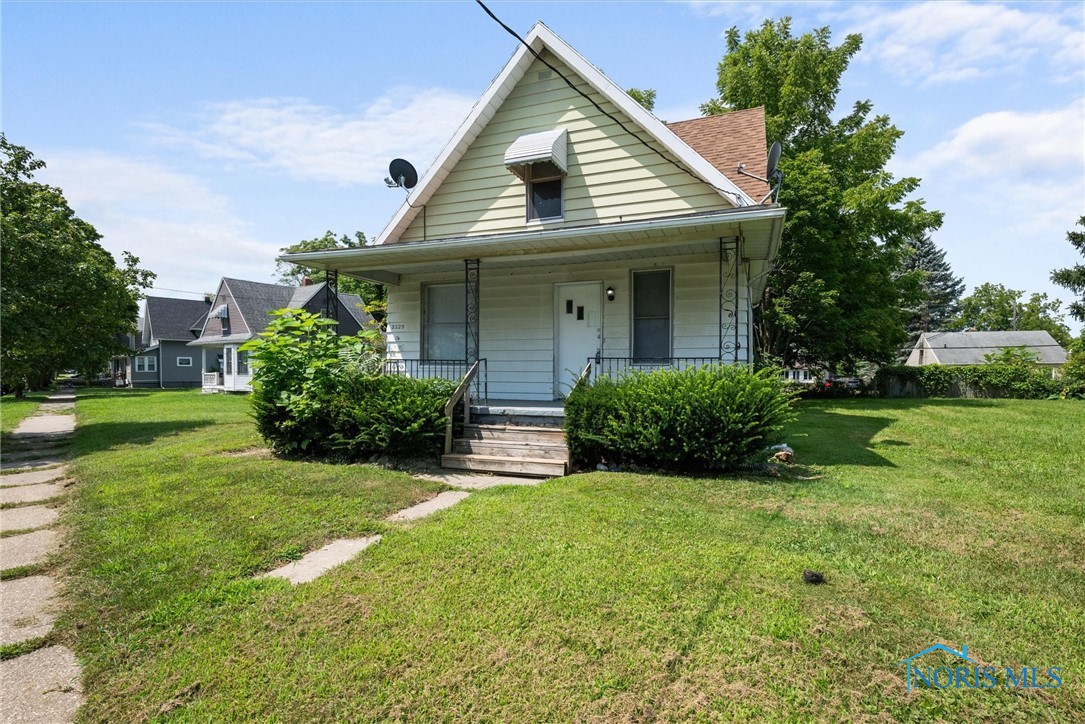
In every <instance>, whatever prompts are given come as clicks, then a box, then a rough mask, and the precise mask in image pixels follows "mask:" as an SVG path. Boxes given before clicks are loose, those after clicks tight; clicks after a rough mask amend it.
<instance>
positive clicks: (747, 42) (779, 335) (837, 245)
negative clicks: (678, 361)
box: [701, 18, 942, 369]
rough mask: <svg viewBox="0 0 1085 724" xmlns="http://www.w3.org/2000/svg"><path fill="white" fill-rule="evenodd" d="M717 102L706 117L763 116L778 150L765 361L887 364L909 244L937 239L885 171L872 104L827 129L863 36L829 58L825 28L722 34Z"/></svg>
mask: <svg viewBox="0 0 1085 724" xmlns="http://www.w3.org/2000/svg"><path fill="white" fill-rule="evenodd" d="M726 43H727V52H726V55H725V56H724V58H723V60H722V61H721V62H720V64H719V79H718V83H717V88H718V90H719V97H718V98H716V99H714V100H711V101H709V102H708V103H705V104H704V105H702V106H701V111H702V112H703V113H706V114H719V113H726V112H729V111H732V110H740V109H745V108H754V107H757V106H764V108H765V118H766V125H767V131H768V137H769V139H770V140H779V141H781V142H782V144H783V146H784V149H785V151H784V158H783V159H782V160H781V162H780V169H781V171H783V173H784V176H785V183H784V186H783V190H782V192H781V196H780V203H781V204H783V205H784V206H786V207H787V208H788V218H787V223H786V225H785V227H784V236H783V238H784V242H783V245H782V247H781V251H780V256H779V258H778V260H777V263H776V266H775V268H774V269H773V271H772V272H771V274H770V276H769V279H768V283H767V284H766V287H765V293H764V297H763V299H762V300H761V306H760V309H761V313H760V318H759V320H758V332H759V338H760V344H761V347H762V351H763V352H764V353H767V354H770V355H774V356H777V357H780V358H782V359H783V360H784V362H785V363H788V364H791V363H796V362H806V363H815V364H821V365H825V366H827V367H830V368H844V369H851V368H854V367H855V366H856V365H857V364H858V363H860V362H862V361H874V362H881V361H887V360H889V359H891V358H893V357H894V356H895V355H896V354H897V351H898V350H899V349H900V347H901V346H902V345H903V344H904V343H905V341H906V340H907V335H906V333H905V329H904V324H905V321H906V320H907V317H908V313H907V307H908V306H909V305H912V304H915V303H916V301H917V300H918V298H919V296H920V284H919V281H920V280H919V275H916V274H904V275H901V274H900V273H899V269H900V266H901V259H902V258H903V255H904V253H905V250H906V244H907V242H908V240H910V239H919V238H923V237H924V236H926V235H928V234H929V233H930V231H931V230H933V229H936V228H938V227H939V226H940V225H941V222H942V215H941V213H939V212H935V211H929V210H927V209H926V208H925V207H924V205H923V201H922V200H909V199H908V197H909V196H910V195H911V194H912V192H914V191H915V190H916V189H918V187H919V179H917V178H902V179H895V178H894V177H893V175H892V174H890V173H889V172H888V171H886V170H885V167H886V164H887V162H888V161H889V159H890V158H891V157H892V155H893V152H894V150H895V149H896V144H897V141H898V140H899V139H900V137H901V135H902V131H900V130H899V129H898V128H896V127H895V126H894V125H892V123H890V121H889V118H888V117H887V116H884V115H879V116H873V117H871V111H872V109H873V105H872V104H871V102H870V101H858V102H856V103H855V104H854V106H853V107H852V110H851V112H850V113H848V114H846V115H844V116H843V117H842V118H840V119H839V120H837V121H834V120H833V118H832V117H833V113H834V111H835V109H836V97H837V94H838V93H839V90H840V77H841V75H842V74H843V73H844V71H845V70H846V69H847V67H848V64H849V62H850V61H851V58H852V57H853V56H854V55H855V54H856V53H857V52H858V51H859V49H860V47H861V45H862V37H861V36H859V35H849V36H847V37H846V38H845V40H844V42H843V43H842V44H841V45H839V46H837V47H832V46H831V44H830V31H829V28H827V27H826V28H819V29H817V30H814V31H812V32H809V33H806V34H804V35H802V36H799V37H795V36H794V35H792V33H791V20H790V18H784V19H782V20H779V21H777V22H773V21H766V22H765V23H764V24H763V25H762V26H761V27H760V28H759V29H757V30H754V31H750V32H748V33H746V35H745V37H744V38H743V37H741V36H740V35H739V32H738V29H737V28H731V29H730V30H728V31H727V36H726Z"/></svg>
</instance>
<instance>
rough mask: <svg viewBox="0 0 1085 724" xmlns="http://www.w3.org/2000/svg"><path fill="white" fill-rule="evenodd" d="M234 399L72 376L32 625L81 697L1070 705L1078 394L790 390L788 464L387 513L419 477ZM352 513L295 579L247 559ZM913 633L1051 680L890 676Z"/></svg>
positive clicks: (298, 544) (747, 707) (622, 715)
mask: <svg viewBox="0 0 1085 724" xmlns="http://www.w3.org/2000/svg"><path fill="white" fill-rule="evenodd" d="M246 404H247V403H246V400H245V399H244V398H236V397H226V396H222V395H216V396H204V395H200V394H199V393H198V392H127V393H122V392H112V393H86V394H83V395H81V397H80V401H79V403H78V407H77V410H78V415H79V423H80V427H79V428H78V430H77V437H76V442H75V446H76V451H77V452H78V453H80V454H81V455H82V457H81V458H80V459H79V460H78V461H77V462H76V463H75V465H74V468H75V472H76V475H77V477H78V478H79V480H80V483H79V484H78V485H77V486H76V487H75V493H74V498H73V507H72V512H71V514H70V515H69V517H68V523H69V524H70V526H71V536H72V539H71V540H72V543H73V545H71V546H70V547H69V548H68V551H69V560H68V561H67V562H68V563H70V565H71V571H72V574H71V575H72V576H73V578H72V582H73V585H72V586H71V587H70V590H69V591H68V594H67V595H68V601H69V603H70V608H69V610H68V612H67V614H66V615H65V616H64V618H63V621H62V624H61V626H60V628H59V630H58V633H57V634H56V635H55V637H54V639H55V640H65V641H68V642H70V643H73V644H74V645H75V647H76V650H77V652H78V654H79V656H80V657H81V659H82V660H83V662H84V663H85V666H86V669H85V673H86V680H85V684H86V688H87V704H86V707H85V708H84V710H83V716H84V718H85V719H87V720H110V721H129V720H134V719H142V718H155V717H156V716H161V717H162V718H169V719H171V720H172V719H177V720H194V721H210V720H214V721H226V720H243V719H245V720H251V719H261V720H294V721H307V720H314V719H322V720H343V721H350V720H365V719H413V720H432V719H472V720H475V719H488V720H516V721H522V720H532V721H537V720H548V721H566V720H584V719H593V718H594V719H600V720H611V719H656V718H658V719H686V718H697V719H713V718H716V719H748V718H763V719H764V718H767V719H779V720H784V719H788V720H796V719H797V720H809V719H813V720H825V719H840V720H854V719H878V718H889V719H925V718H930V717H934V718H939V719H946V720H955V719H969V720H973V719H979V720H983V719H986V720H992V721H993V720H1008V719H1035V718H1040V719H1044V718H1046V719H1050V720H1074V719H1078V720H1081V719H1082V718H1083V714H1082V712H1083V711H1085V686H1083V684H1085V604H1083V602H1085V522H1083V521H1085V490H1083V488H1085V484H1083V481H1085V474H1083V472H1082V471H1083V470H1085V452H1083V447H1082V441H1083V440H1085V404H1082V403H1080V402H1071V401H1052V402H1047V401H1039V402H1028V401H963V400H946V401H874V400H870V401H844V402H835V403H830V402H826V403H817V404H810V403H806V404H804V405H803V407H802V413H801V415H800V419H799V421H798V423H796V424H795V425H794V426H793V427H792V429H791V430H790V431H789V433H788V441H789V442H790V443H791V444H792V445H793V447H794V448H795V450H796V455H797V459H798V461H799V462H800V463H802V465H803V469H802V470H801V471H800V474H801V476H802V477H804V478H812V479H798V477H797V476H793V477H791V478H784V479H769V478H725V479H693V478H684V477H652V476H641V475H632V474H624V473H619V474H609V473H593V474H589V475H577V476H572V477H569V478H565V479H561V480H555V481H550V482H547V483H545V484H543V485H541V486H538V487H532V488H499V489H494V490H489V491H481V492H475V493H472V495H471V496H470V497H469V498H468V499H467V500H466V501H464V502H462V503H460V504H459V505H457V506H456V507H454V508H452V509H450V510H448V511H444V512H442V513H439V514H436V515H434V516H432V517H431V518H428V519H426V520H424V521H421V522H419V523H417V524H415V525H413V526H409V527H394V526H389V525H387V524H385V523H382V522H381V519H382V518H383V517H384V516H385V515H386V514H387V513H388V512H390V511H392V510H395V509H397V508H401V507H404V506H406V505H409V504H411V503H412V502H415V501H417V500H419V499H422V498H424V497H427V496H429V495H432V494H433V493H434V492H436V490H437V489H438V487H437V486H436V485H432V484H428V483H421V482H419V481H416V480H413V479H411V478H409V477H408V476H406V475H404V474H400V473H395V472H387V471H383V470H379V469H376V468H372V467H367V466H330V465H323V464H316V463H300V462H290V461H280V460H275V459H271V458H268V457H266V456H264V455H262V454H260V453H259V451H258V450H255V448H256V446H257V445H258V441H257V439H256V437H255V435H254V433H253V430H252V424H251V421H250V420H249V418H248V417H247V412H246ZM374 531H379V532H382V533H383V534H384V540H383V541H382V542H381V543H380V544H379V545H377V546H375V547H373V548H370V549H368V550H367V551H365V552H364V553H363V554H361V555H360V556H359V557H358V558H356V559H355V560H354V561H352V562H350V563H348V564H346V565H344V566H342V567H340V568H338V569H336V570H335V571H333V572H332V573H330V574H328V575H326V576H324V577H323V578H321V579H318V580H317V581H315V582H313V583H310V584H305V585H302V586H300V587H292V586H290V585H289V584H287V583H285V582H283V581H278V580H254V579H253V578H252V577H251V576H252V574H253V573H256V572H260V571H264V570H267V569H269V568H271V567H273V566H274V565H275V564H277V563H278V562H281V561H282V560H284V559H289V558H292V557H296V556H297V555H299V554H300V553H301V552H303V551H306V550H310V549H312V548H315V547H318V546H320V545H321V544H322V543H324V542H326V541H328V540H331V539H334V538H337V537H343V536H355V535H361V534H365V533H370V532H374ZM805 568H812V569H816V570H819V571H823V572H824V573H825V574H826V577H827V579H828V582H827V584H826V585H823V586H810V585H806V584H804V583H803V582H802V572H803V570H804V569H805ZM935 642H941V643H944V644H946V645H948V646H950V647H952V648H955V649H957V648H959V647H960V646H961V645H967V646H968V651H969V654H970V655H971V656H972V657H973V658H974V659H976V660H978V661H980V662H982V663H983V664H986V665H991V666H996V667H1006V666H1013V667H1015V669H1016V670H1018V671H1019V670H1020V669H1021V668H1022V667H1024V666H1035V667H1038V668H1039V669H1040V675H1039V683H1044V682H1045V681H1046V678H1045V677H1044V676H1043V672H1044V671H1045V670H1046V669H1047V667H1054V666H1058V667H1061V677H1062V680H1063V682H1064V684H1063V686H1062V687H1060V688H1058V689H1053V690H1051V689H1048V690H1031V691H1018V690H1007V689H1004V688H997V689H994V690H975V689H965V688H961V689H943V690H934V689H927V688H920V689H917V690H914V691H913V692H912V693H910V694H909V693H907V692H906V691H905V684H904V670H903V669H902V668H899V667H897V666H896V662H897V661H899V660H901V659H903V658H905V657H907V656H910V655H912V654H914V653H916V652H918V651H920V650H921V649H924V648H926V647H927V646H929V645H931V644H933V643H935ZM924 663H925V664H926V665H930V666H936V665H939V663H944V664H945V665H949V666H952V665H954V664H953V662H951V660H950V659H946V658H939V657H938V656H936V655H933V654H932V655H928V657H927V658H926V659H925V660H924ZM196 684H198V685H199V686H198V687H196V686H194V685H196ZM1000 684H1001V681H1000ZM161 712H167V713H161Z"/></svg>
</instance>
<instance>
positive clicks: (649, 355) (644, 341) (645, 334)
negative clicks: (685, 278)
mask: <svg viewBox="0 0 1085 724" xmlns="http://www.w3.org/2000/svg"><path fill="white" fill-rule="evenodd" d="M670 356H671V270H670V269H653V270H652V271H635V272H633V358H634V359H662V358H668V357H670Z"/></svg>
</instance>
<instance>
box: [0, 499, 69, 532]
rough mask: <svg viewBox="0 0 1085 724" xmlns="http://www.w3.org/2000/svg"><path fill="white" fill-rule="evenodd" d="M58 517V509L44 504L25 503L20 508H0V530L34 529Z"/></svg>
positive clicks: (48, 523) (42, 526)
mask: <svg viewBox="0 0 1085 724" xmlns="http://www.w3.org/2000/svg"><path fill="white" fill-rule="evenodd" d="M59 517H60V511H59V510H57V509H56V508H48V507H46V506H44V505H27V506H24V507H22V508H5V509H4V510H0V532H3V533H8V532H11V531H13V530H34V529H36V528H44V527H45V526H47V525H52V524H53V523H55V522H56V519H57V518H59Z"/></svg>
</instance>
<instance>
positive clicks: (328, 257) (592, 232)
mask: <svg viewBox="0 0 1085 724" xmlns="http://www.w3.org/2000/svg"><path fill="white" fill-rule="evenodd" d="M785 214H786V209H784V208H783V207H781V206H779V205H774V206H771V207H756V208H750V207H742V208H739V209H735V210H732V211H725V212H718V213H713V214H705V215H697V216H678V217H675V216H670V217H663V218H656V219H648V220H645V221H619V222H616V223H613V224H601V225H595V226H577V227H573V228H561V229H540V230H537V231H517V232H515V233H508V234H490V235H483V236H461V237H453V238H450V239H427V240H424V241H404V242H397V243H391V244H379V245H374V246H363V247H360V248H353V249H328V250H325V251H311V252H303V253H300V254H284V255H283V256H280V257H277V259H278V260H279V261H285V262H290V263H296V262H307V263H308V264H307V265H308V266H312V267H314V268H317V269H327V268H328V267H329V266H331V265H333V264H334V262H336V261H338V260H341V259H353V258H358V257H359V255H363V254H373V253H374V252H376V251H377V250H387V252H388V253H392V254H395V253H397V252H396V251H393V250H398V249H402V250H403V251H404V252H407V251H417V250H420V249H429V248H433V249H442V250H445V251H447V252H448V254H449V257H450V258H455V257H457V256H460V254H456V253H455V252H456V251H457V250H461V249H462V250H469V251H470V252H471V253H481V252H484V251H486V250H487V249H490V248H492V247H499V246H500V245H501V244H507V243H511V242H523V241H546V240H548V239H583V238H586V237H591V236H598V235H601V234H613V233H621V232H629V233H636V232H641V231H654V230H656V229H660V228H665V229H685V228H692V227H697V226H703V225H705V224H714V223H735V224H737V223H741V222H743V221H764V220H770V221H772V222H773V225H772V230H771V232H770V233H771V234H773V235H774V237H775V235H776V234H778V233H779V232H778V231H777V229H778V228H779V225H778V220H780V219H782V218H783V216H784V215H785ZM778 246H779V240H778V239H775V240H774V241H773V242H770V250H771V249H772V248H776V247H778ZM322 265H327V266H322Z"/></svg>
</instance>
